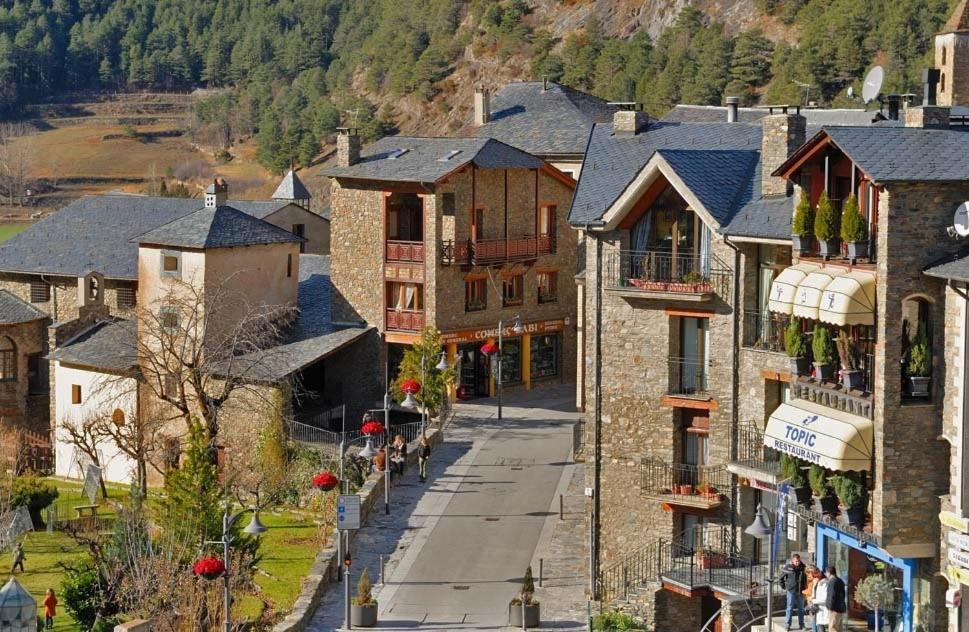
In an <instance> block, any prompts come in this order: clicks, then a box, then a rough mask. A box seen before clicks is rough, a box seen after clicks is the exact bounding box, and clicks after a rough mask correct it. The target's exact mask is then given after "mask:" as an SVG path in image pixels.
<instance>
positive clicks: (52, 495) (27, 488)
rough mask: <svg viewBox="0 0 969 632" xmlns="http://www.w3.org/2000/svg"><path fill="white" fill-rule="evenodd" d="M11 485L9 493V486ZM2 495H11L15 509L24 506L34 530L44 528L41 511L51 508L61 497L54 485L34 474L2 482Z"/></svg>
mask: <svg viewBox="0 0 969 632" xmlns="http://www.w3.org/2000/svg"><path fill="white" fill-rule="evenodd" d="M8 485H9V491H8V489H4V488H7V486H8ZM0 494H3V495H6V494H9V495H10V504H11V506H13V507H17V506H20V505H24V506H25V507H27V511H28V513H30V520H31V521H32V522H33V523H34V528H42V527H43V526H44V521H43V519H42V517H41V513H40V512H41V511H43V510H44V509H46V508H47V507H49V506H50V505H51V504H52V503H53V502H54V501H55V500H56V499H57V497H58V496H59V495H60V492H58V491H57V486H56V485H54V483H51V482H49V481H45V480H43V479H41V478H40V477H38V476H36V475H34V474H23V475H21V476H15V477H13V478H8V479H6V480H4V481H2V484H0Z"/></svg>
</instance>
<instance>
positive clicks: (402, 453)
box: [390, 435, 407, 476]
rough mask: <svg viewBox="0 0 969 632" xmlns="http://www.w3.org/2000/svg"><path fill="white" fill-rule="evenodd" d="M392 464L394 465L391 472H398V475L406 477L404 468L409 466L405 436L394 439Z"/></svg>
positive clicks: (391, 448)
mask: <svg viewBox="0 0 969 632" xmlns="http://www.w3.org/2000/svg"><path fill="white" fill-rule="evenodd" d="M390 450H391V452H390V462H391V464H392V467H391V470H390V471H391V472H392V473H393V472H395V471H396V472H397V474H398V475H400V476H403V475H404V466H405V465H407V443H406V442H405V441H404V436H403V435H397V436H396V437H394V443H393V445H391V446H390Z"/></svg>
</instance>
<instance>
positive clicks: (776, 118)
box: [760, 113, 807, 195]
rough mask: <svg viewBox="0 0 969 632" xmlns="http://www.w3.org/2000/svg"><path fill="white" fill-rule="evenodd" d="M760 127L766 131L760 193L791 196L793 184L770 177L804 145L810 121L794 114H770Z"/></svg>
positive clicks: (762, 150)
mask: <svg viewBox="0 0 969 632" xmlns="http://www.w3.org/2000/svg"><path fill="white" fill-rule="evenodd" d="M761 124H762V125H763V128H764V135H763V138H762V140H761V163H760V165H761V191H762V192H763V194H764V195H785V194H790V193H791V192H792V191H793V185H792V184H791V183H790V182H788V181H787V180H786V179H784V178H780V177H777V176H772V175H771V174H772V173H773V172H774V170H775V169H777V168H778V167H780V166H781V165H782V164H784V162H785V161H787V158H788V156H790V155H791V154H793V153H794V152H795V151H796V150H797V149H798V148H799V147H800V146H801V145H803V144H804V141H805V135H806V132H807V119H805V118H804V117H803V116H801V115H800V114H793V113H792V114H771V115H768V116H765V117H764V118H763V119H761Z"/></svg>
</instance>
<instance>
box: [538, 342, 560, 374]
mask: <svg viewBox="0 0 969 632" xmlns="http://www.w3.org/2000/svg"><path fill="white" fill-rule="evenodd" d="M531 354H532V357H531V369H532V371H531V373H532V379H533V380H540V379H542V378H547V377H555V376H557V375H558V374H559V335H558V334H552V335H548V336H533V337H532V343H531Z"/></svg>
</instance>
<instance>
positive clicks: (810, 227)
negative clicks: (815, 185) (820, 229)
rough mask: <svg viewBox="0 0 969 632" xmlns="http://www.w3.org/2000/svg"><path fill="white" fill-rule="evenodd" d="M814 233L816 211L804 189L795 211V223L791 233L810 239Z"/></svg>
mask: <svg viewBox="0 0 969 632" xmlns="http://www.w3.org/2000/svg"><path fill="white" fill-rule="evenodd" d="M813 232H814V210H813V209H812V208H811V200H810V199H808V194H807V192H806V191H804V190H803V189H802V190H801V199H800V200H798V203H797V208H796V209H794V222H793V223H792V225H791V233H792V234H794V235H798V236H800V237H809V236H810V235H811V234H812V233H813Z"/></svg>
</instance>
